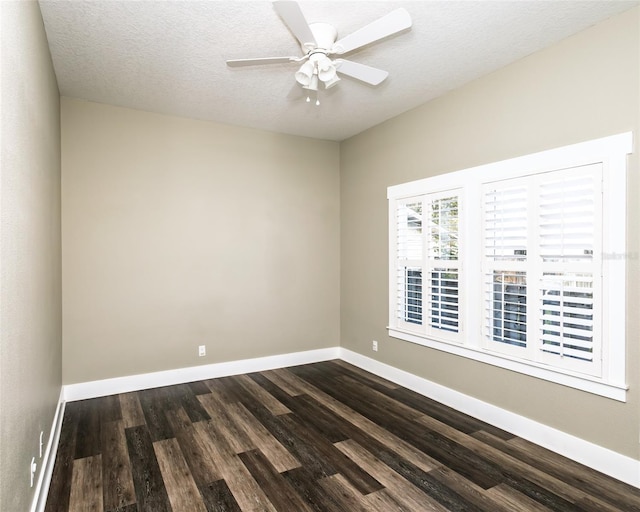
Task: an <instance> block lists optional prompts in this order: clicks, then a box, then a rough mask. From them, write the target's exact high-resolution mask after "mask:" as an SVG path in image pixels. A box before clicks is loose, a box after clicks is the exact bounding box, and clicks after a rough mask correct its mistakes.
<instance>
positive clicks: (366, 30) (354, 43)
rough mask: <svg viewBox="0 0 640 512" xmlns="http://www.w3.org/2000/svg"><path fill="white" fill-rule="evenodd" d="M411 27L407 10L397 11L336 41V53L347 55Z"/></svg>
mask: <svg viewBox="0 0 640 512" xmlns="http://www.w3.org/2000/svg"><path fill="white" fill-rule="evenodd" d="M410 26H411V16H410V15H409V13H408V12H407V10H406V9H402V8H400V9H396V10H395V11H391V12H390V13H389V14H387V15H385V16H383V17H382V18H379V19H377V20H376V21H373V22H371V23H369V24H368V25H365V26H364V27H362V28H361V29H358V30H356V31H355V32H353V33H352V34H349V35H348V36H345V37H343V38H342V39H340V40H338V41H336V43H335V44H334V45H333V47H334V49H335V52H336V53H339V54H342V53H347V52H350V51H352V50H355V49H356V48H360V47H361V46H365V45H367V44H370V43H374V42H375V41H378V40H380V39H383V38H385V37H387V36H390V35H393V34H396V33H398V32H400V31H402V30H405V29H407V28H409V27H410Z"/></svg>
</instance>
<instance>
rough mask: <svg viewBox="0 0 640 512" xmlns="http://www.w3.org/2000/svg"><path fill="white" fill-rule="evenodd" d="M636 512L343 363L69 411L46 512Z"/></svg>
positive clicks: (504, 440)
mask: <svg viewBox="0 0 640 512" xmlns="http://www.w3.org/2000/svg"><path fill="white" fill-rule="evenodd" d="M171 510H172V511H174V512H181V511H188V512H198V511H220V512H221V511H243V512H244V511H281V512H310V511H336V512H358V511H366V512H370V511H382V512H394V511H407V512H416V511H427V510H435V511H446V510H452V511H464V512H472V511H480V510H483V511H490V512H500V511H505V512H516V511H527V512H530V511H534V512H535V511H542V510H555V511H561V512H567V511H586V510H588V511H625V512H628V511H640V491H638V490H637V489H635V488H633V487H630V486H628V485H625V484H623V483H621V482H619V481H616V480H613V479H611V478H608V477H606V476H604V475H602V474H600V473H597V472H595V471H593V470H591V469H588V468H585V467H584V466H581V465H579V464H577V463H575V462H572V461H570V460H568V459H565V458H563V457H561V456H559V455H557V454H554V453H552V452H549V451H547V450H545V449H543V448H540V447H538V446H536V445H533V444H531V443H529V442H527V441H524V440H523V439H520V438H517V437H515V436H513V435H511V434H509V433H507V432H504V431H502V430H499V429H497V428H495V427H492V426H491V425H488V424H486V423H483V422H481V421H478V420H476V419H473V418H471V417H469V416H465V415H463V414H460V413H458V412H456V411H454V410H452V409H450V408H448V407H445V406H443V405H441V404H439V403H437V402H434V401H432V400H429V399H427V398H424V397H423V396H421V395H418V394H416V393H414V392H412V391H409V390H407V389H404V388H401V387H399V386H397V385H395V384H393V383H391V382H388V381H385V380H383V379H380V378H379V377H376V376H374V375H371V374H369V373H366V372H364V371H362V370H360V369H358V368H355V367H353V366H350V365H348V364H346V363H344V362H341V361H330V362H324V363H317V364H310V365H303V366H296V367H291V368H287V369H283V370H273V371H266V372H260V373H252V374H249V375H241V376H236V377H225V378H220V379H212V380H207V381H201V382H194V383H191V384H183V385H177V386H169V387H164V388H158V389H150V390H146V391H139V392H136V393H126V394H121V395H115V396H109V397H105V398H97V399H92V400H85V401H80V402H72V403H69V404H67V407H66V411H65V414H64V421H63V425H62V433H61V437H60V444H59V448H58V452H57V456H56V462H55V467H54V471H53V477H52V481H51V485H50V489H49V496H48V500H47V505H46V512H54V511H61V512H62V511H64V512H66V511H71V512H77V511H101V512H102V511H109V512H115V511H120V512H134V511H139V512H142V511H145V512H146V511H148V512H162V511H171Z"/></svg>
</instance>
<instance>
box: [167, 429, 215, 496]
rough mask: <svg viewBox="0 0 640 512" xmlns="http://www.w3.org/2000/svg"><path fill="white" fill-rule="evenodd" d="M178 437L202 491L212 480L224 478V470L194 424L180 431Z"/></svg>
mask: <svg viewBox="0 0 640 512" xmlns="http://www.w3.org/2000/svg"><path fill="white" fill-rule="evenodd" d="M176 439H177V441H178V444H179V445H180V449H181V450H182V453H183V454H184V457H185V458H186V460H187V464H189V468H190V470H191V474H192V475H193V478H194V480H195V482H196V485H197V486H198V489H200V492H201V493H204V491H203V489H204V488H206V487H207V486H208V485H209V484H210V483H211V482H216V481H218V480H221V479H222V471H221V470H220V468H219V467H218V464H217V463H216V461H215V460H214V458H213V456H212V453H211V450H210V449H209V447H208V446H207V444H206V443H205V442H204V441H203V440H202V438H201V437H200V436H199V435H198V434H197V432H196V430H195V428H194V426H193V425H191V426H189V427H187V428H183V429H181V430H180V431H178V432H177V434H176Z"/></svg>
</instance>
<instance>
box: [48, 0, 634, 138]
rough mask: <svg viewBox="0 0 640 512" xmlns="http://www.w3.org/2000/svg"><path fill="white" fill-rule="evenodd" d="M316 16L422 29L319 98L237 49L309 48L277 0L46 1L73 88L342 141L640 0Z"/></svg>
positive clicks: (138, 104) (467, 4) (365, 5)
mask: <svg viewBox="0 0 640 512" xmlns="http://www.w3.org/2000/svg"><path fill="white" fill-rule="evenodd" d="M299 3H300V6H301V8H302V11H303V12H304V15H305V17H306V19H307V21H309V22H310V23H311V22H314V21H325V22H329V23H331V24H333V25H334V26H335V27H336V28H337V30H338V37H339V38H340V37H343V36H345V35H348V34H349V33H351V32H353V31H354V30H356V29H358V28H360V27H361V26H363V25H365V24H367V23H369V22H371V21H373V20H376V19H377V18H379V17H381V16H383V15H385V14H386V13H388V12H390V11H392V10H393V9H395V8H398V7H404V8H406V9H407V10H408V11H409V13H410V15H411V17H412V19H413V26H412V28H411V29H410V30H409V31H406V32H404V33H401V34H398V35H396V36H392V37H390V38H388V39H387V40H384V41H382V42H379V43H377V44H374V45H371V46H369V47H367V48H364V49H362V50H358V51H355V52H353V53H351V54H349V55H348V58H349V59H350V60H354V61H357V62H361V63H363V64H368V65H370V66H374V67H377V68H381V69H384V70H386V71H388V72H389V78H387V80H386V81H385V82H383V83H382V84H381V85H379V86H378V87H372V86H369V85H366V84H363V83H361V82H358V81H355V80H353V79H349V78H346V77H345V78H343V79H342V81H341V82H340V83H339V84H338V85H337V86H336V87H334V88H332V89H330V90H328V91H326V92H325V91H321V92H320V101H321V105H320V106H319V107H316V106H315V105H313V104H308V103H306V102H305V101H304V97H303V96H302V89H300V87H299V86H298V85H297V84H296V82H295V79H294V73H295V71H296V70H297V68H298V67H299V66H296V64H275V65H262V66H255V67H251V68H233V69H232V68H229V67H227V66H226V64H225V60H226V59H236V58H249V57H272V56H277V57H279V56H289V55H301V50H300V47H299V46H298V43H297V41H296V40H295V38H294V37H293V35H292V34H291V33H290V32H289V30H288V29H287V27H286V26H285V25H284V24H283V23H282V20H281V19H280V18H279V17H278V15H277V13H276V12H275V10H274V8H273V6H272V3H271V2H270V1H266V0H260V1H257V0H255V1H239V0H236V1H216V0H205V1H194V0H180V1H178V0H172V1H159V0H156V1H131V0H116V1H106V0H100V1H95V0H93V1H84V0H40V6H41V9H42V15H43V18H44V24H45V29H46V32H47V37H48V40H49V45H50V48H51V55H52V57H53V64H54V67H55V71H56V76H57V79H58V84H59V87H60V93H61V94H62V95H63V96H69V97H74V98H82V99H87V100H91V101H96V102H101V103H108V104H112V105H119V106H124V107H130V108H135V109H140V110H146V111H153V112H160V113H166V114H172V115H178V116H183V117H190V118H196V119H204V120H210V121H216V122H221V123H228V124H237V125H242V126H248V127H253V128H259V129H264V130H270V131H277V132H282V133H288V134H296V135H303V136H308V137H315V138H320V139H329V140H343V139H346V138H348V137H350V136H352V135H355V134H357V133H359V132H361V131H363V130H366V129H367V128H369V127H371V126H374V125H376V124H378V123H380V122H382V121H384V120H386V119H389V118H391V117H394V116H396V115H398V114H400V113H402V112H405V111H407V110H409V109H411V108H413V107H416V106H418V105H420V104H422V103H425V102H426V101H429V100H430V99H433V98H435V97H437V96H439V95H441V94H443V93H445V92H447V91H449V90H451V89H455V88H457V87H459V86H461V85H463V84H464V83H467V82H469V81H471V80H473V79H475V78H477V77H480V76H482V75H485V74H487V73H490V72H491V71H494V70H496V69H499V68H501V67H503V66H505V65H507V64H509V63H511V62H513V61H515V60H518V59H520V58H522V57H524V56H526V55H528V54H531V53H533V52H535V51H537V50H540V49H542V48H545V47H547V46H550V45H552V44H554V43H555V42H557V41H559V40H561V39H563V38H566V37H568V36H570V35H572V34H574V33H576V32H578V31H581V30H583V29H585V28H587V27H589V26H591V25H593V24H595V23H598V22H599V21H602V20H604V19H606V18H609V17H611V16H612V15H615V14H617V13H619V12H622V11H624V10H627V9H630V8H632V7H634V6H635V5H638V3H639V2H638V1H612V0H608V1H598V0H587V1H573V0H554V1H542V0H511V1H488V0H476V1H469V0H467V1H456V0H448V1H426V0H422V1H408V2H407V1H376V2H371V1H339V2H337V1H333V2H331V1H307V0H302V1H300V2H299Z"/></svg>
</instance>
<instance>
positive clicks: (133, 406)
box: [118, 392, 145, 428]
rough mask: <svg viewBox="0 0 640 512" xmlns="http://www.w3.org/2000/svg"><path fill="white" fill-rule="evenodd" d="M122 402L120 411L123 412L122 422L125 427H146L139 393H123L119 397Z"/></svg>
mask: <svg viewBox="0 0 640 512" xmlns="http://www.w3.org/2000/svg"><path fill="white" fill-rule="evenodd" d="M118 399H119V400H120V409H121V411H122V420H123V422H124V427H125V428H129V427H137V426H138V425H144V424H145V419H144V413H143V412H142V407H141V406H140V400H138V393H135V392H132V393H122V394H120V395H118Z"/></svg>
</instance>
